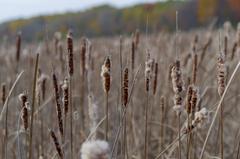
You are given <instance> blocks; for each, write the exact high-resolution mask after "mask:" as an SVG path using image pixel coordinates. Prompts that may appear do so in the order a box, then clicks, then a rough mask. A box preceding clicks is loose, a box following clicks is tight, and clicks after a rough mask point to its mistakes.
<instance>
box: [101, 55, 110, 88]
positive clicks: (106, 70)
mask: <svg viewBox="0 0 240 159" xmlns="http://www.w3.org/2000/svg"><path fill="white" fill-rule="evenodd" d="M110 71H111V60H110V57H109V56H108V57H107V58H106V59H105V61H104V64H103V65H102V72H101V76H102V80H103V88H104V91H105V92H106V93H108V92H109V90H110V85H111V75H110V74H111V72H110Z"/></svg>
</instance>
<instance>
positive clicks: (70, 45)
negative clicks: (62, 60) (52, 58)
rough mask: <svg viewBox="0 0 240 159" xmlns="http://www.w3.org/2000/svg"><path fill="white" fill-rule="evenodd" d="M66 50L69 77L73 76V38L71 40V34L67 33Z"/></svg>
mask: <svg viewBox="0 0 240 159" xmlns="http://www.w3.org/2000/svg"><path fill="white" fill-rule="evenodd" d="M67 49H68V67H69V68H68V69H69V75H70V76H72V75H73V67H74V65H73V38H72V32H71V31H69V32H68V35H67Z"/></svg>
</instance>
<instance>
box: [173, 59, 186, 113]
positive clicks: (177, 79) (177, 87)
mask: <svg viewBox="0 0 240 159" xmlns="http://www.w3.org/2000/svg"><path fill="white" fill-rule="evenodd" d="M171 78H172V85H173V91H174V93H175V95H174V108H173V109H174V110H175V111H176V112H177V113H180V112H181V111H182V110H183V107H182V97H181V93H182V91H183V90H184V87H183V81H182V72H181V69H180V61H179V60H177V61H176V63H175V64H174V65H173V67H172V70H171Z"/></svg>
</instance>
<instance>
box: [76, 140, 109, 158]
mask: <svg viewBox="0 0 240 159" xmlns="http://www.w3.org/2000/svg"><path fill="white" fill-rule="evenodd" d="M109 152H110V149H109V145H108V143H107V142H106V141H102V140H92V141H86V142H84V143H83V144H82V148H81V159H109Z"/></svg>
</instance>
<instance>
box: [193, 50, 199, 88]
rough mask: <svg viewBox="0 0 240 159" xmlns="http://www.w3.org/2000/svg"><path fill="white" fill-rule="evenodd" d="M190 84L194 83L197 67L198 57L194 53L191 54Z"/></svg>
mask: <svg viewBox="0 0 240 159" xmlns="http://www.w3.org/2000/svg"><path fill="white" fill-rule="evenodd" d="M192 65H193V66H192V67H193V68H192V84H195V83H196V79H197V67H198V55H197V54H196V53H194V54H193V63H192Z"/></svg>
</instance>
